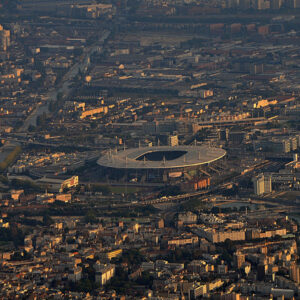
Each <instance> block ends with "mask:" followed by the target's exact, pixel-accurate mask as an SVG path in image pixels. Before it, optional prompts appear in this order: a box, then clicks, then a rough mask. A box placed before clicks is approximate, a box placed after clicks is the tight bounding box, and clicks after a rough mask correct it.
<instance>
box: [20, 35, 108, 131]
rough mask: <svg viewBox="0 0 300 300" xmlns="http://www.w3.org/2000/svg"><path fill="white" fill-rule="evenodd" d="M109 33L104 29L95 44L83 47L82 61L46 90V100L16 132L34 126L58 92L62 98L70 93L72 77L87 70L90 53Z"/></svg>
mask: <svg viewBox="0 0 300 300" xmlns="http://www.w3.org/2000/svg"><path fill="white" fill-rule="evenodd" d="M110 33H111V32H110V31H108V30H106V31H105V32H104V34H103V36H102V38H101V39H100V40H99V41H98V42H97V45H93V46H90V47H88V48H85V49H84V53H83V55H82V57H83V59H82V61H79V62H77V63H75V64H74V65H73V66H72V67H71V68H70V70H69V71H68V72H67V73H66V74H65V75H64V77H63V78H62V80H61V83H60V84H59V85H58V86H57V88H56V89H54V90H50V91H49V92H48V94H47V95H46V98H47V100H46V101H45V103H42V104H38V106H37V107H36V108H35V109H34V110H33V111H32V112H31V114H30V115H29V116H28V117H27V118H26V120H25V121H24V124H23V126H22V127H21V128H20V129H19V130H18V132H27V131H28V128H29V126H30V125H33V126H36V120H37V118H38V116H41V115H42V114H43V113H49V109H48V107H49V103H50V102H52V101H56V99H57V95H58V94H60V93H61V94H62V95H63V97H64V98H66V97H68V96H69V95H70V93H71V92H72V88H71V87H70V85H71V84H72V80H73V78H74V77H75V76H76V75H77V74H78V73H79V70H81V71H84V70H87V68H88V66H89V62H90V57H91V55H92V54H93V53H95V52H101V51H102V44H103V43H104V42H105V40H106V39H107V38H108V37H109V35H110Z"/></svg>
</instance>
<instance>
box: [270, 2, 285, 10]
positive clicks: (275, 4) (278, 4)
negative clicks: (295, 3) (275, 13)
mask: <svg viewBox="0 0 300 300" xmlns="http://www.w3.org/2000/svg"><path fill="white" fill-rule="evenodd" d="M282 3H283V1H282V0H271V3H270V7H271V9H274V10H276V9H280V8H281V6H282Z"/></svg>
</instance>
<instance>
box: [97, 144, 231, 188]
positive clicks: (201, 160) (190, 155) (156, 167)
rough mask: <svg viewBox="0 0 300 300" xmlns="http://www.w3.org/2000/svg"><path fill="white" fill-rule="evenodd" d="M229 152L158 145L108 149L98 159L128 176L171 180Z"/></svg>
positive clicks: (110, 169)
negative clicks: (120, 149) (116, 149)
mask: <svg viewBox="0 0 300 300" xmlns="http://www.w3.org/2000/svg"><path fill="white" fill-rule="evenodd" d="M225 155H226V151H225V150H223V149H221V148H214V147H209V146H207V145H201V146H175V147H171V146H155V147H141V148H132V149H126V150H124V151H118V152H117V151H111V150H110V151H109V152H107V153H106V154H105V155H104V156H102V157H100V158H99V159H98V161H97V163H98V165H99V166H101V167H102V168H104V169H105V171H106V173H107V174H108V173H109V174H110V175H113V174H114V175H115V176H117V177H119V178H120V177H122V176H123V177H124V176H125V177H126V179H125V180H126V181H127V180H136V181H137V180H138V178H139V179H140V180H139V181H153V180H154V181H156V180H160V181H161V180H163V181H164V182H166V181H168V180H169V179H170V178H179V177H182V176H183V175H184V174H188V173H189V172H194V173H195V171H197V170H199V169H201V168H202V167H205V166H206V165H209V164H212V163H214V162H216V161H218V160H220V159H221V158H223V157H224V156H225Z"/></svg>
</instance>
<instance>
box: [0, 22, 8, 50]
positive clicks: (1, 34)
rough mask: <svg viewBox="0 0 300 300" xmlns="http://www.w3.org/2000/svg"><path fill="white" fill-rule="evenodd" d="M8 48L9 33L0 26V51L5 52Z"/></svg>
mask: <svg viewBox="0 0 300 300" xmlns="http://www.w3.org/2000/svg"><path fill="white" fill-rule="evenodd" d="M9 46H10V31H9V30H5V29H3V26H1V25H0V51H6V50H7V48H8V47H9Z"/></svg>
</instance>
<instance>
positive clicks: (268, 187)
mask: <svg viewBox="0 0 300 300" xmlns="http://www.w3.org/2000/svg"><path fill="white" fill-rule="evenodd" d="M252 181H253V185H254V194H255V195H262V194H265V193H271V192H272V177H271V175H264V174H259V175H258V176H256V177H253V178H252Z"/></svg>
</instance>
